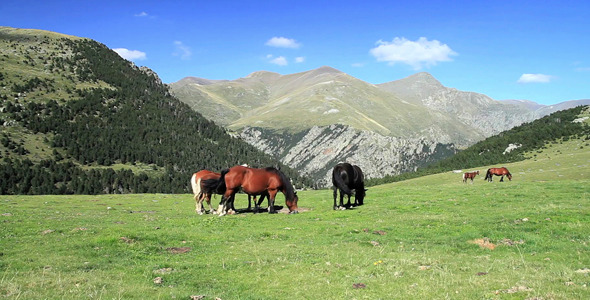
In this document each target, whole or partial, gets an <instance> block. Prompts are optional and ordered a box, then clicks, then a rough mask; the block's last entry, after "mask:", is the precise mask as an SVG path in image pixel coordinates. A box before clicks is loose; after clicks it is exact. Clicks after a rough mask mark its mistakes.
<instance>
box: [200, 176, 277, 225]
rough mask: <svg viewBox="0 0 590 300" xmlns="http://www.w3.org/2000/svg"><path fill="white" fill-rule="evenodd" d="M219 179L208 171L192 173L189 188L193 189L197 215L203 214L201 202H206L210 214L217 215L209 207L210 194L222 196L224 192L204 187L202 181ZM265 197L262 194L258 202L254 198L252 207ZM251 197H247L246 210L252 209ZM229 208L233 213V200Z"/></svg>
mask: <svg viewBox="0 0 590 300" xmlns="http://www.w3.org/2000/svg"><path fill="white" fill-rule="evenodd" d="M220 177H221V174H220V173H216V172H213V171H209V170H201V171H199V172H197V173H194V174H193V176H192V177H191V187H192V189H193V195H194V196H193V197H194V198H195V206H196V209H195V211H196V212H197V213H198V214H199V215H202V214H203V210H204V208H205V207H204V206H203V200H207V204H208V205H209V212H210V213H212V214H215V213H217V211H216V210H214V209H213V207H212V206H211V195H212V194H218V195H223V193H225V190H218V189H217V188H216V187H215V188H211V187H206V186H204V181H205V180H209V179H211V180H219V178H220ZM265 196H266V194H262V196H261V197H260V199H259V200H258V202H256V196H254V205H256V204H257V207H258V206H260V204H261V203H262V201H263V200H264V197H265ZM251 201H252V196H251V195H248V210H251V209H252V202H251ZM231 208H232V209H233V210H234V211H235V210H236V209H235V207H234V206H233V199H232V202H231Z"/></svg>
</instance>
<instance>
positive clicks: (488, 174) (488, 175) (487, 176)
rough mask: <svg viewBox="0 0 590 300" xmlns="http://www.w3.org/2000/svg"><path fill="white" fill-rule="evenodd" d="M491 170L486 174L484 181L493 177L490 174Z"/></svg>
mask: <svg viewBox="0 0 590 300" xmlns="http://www.w3.org/2000/svg"><path fill="white" fill-rule="evenodd" d="M490 170H491V169H488V171H487V172H486V178H484V179H483V180H487V179H488V178H491V177H492V174H491V172H490Z"/></svg>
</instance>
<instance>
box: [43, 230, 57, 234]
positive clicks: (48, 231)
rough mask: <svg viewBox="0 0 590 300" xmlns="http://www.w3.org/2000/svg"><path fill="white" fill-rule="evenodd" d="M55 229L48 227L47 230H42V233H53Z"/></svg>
mask: <svg viewBox="0 0 590 300" xmlns="http://www.w3.org/2000/svg"><path fill="white" fill-rule="evenodd" d="M54 231H55V230H53V229H47V230H43V231H42V232H41V234H42V235H46V234H50V233H52V232H54Z"/></svg>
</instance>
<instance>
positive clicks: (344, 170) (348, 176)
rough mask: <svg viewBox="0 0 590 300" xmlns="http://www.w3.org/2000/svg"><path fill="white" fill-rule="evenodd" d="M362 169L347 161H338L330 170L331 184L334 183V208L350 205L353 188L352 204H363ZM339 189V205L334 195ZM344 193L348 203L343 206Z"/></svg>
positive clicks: (336, 194) (363, 185)
mask: <svg viewBox="0 0 590 300" xmlns="http://www.w3.org/2000/svg"><path fill="white" fill-rule="evenodd" d="M364 180H365V177H364V175H363V171H361V168H359V167H358V166H354V165H351V164H349V163H339V164H337V165H336V166H335V167H334V170H333V171H332V184H333V185H334V187H333V189H334V209H338V208H339V207H340V208H346V207H350V206H351V205H350V196H351V195H352V192H353V190H354V206H359V205H363V202H364V199H365V195H366V193H365V192H366V191H367V190H366V189H365V182H364ZM338 190H340V206H336V197H337V196H338ZM344 194H346V195H347V196H348V204H346V206H344V203H343V201H344Z"/></svg>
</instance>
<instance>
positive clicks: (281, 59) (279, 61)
mask: <svg viewBox="0 0 590 300" xmlns="http://www.w3.org/2000/svg"><path fill="white" fill-rule="evenodd" d="M266 58H268V59H270V60H269V62H270V63H271V64H275V65H279V66H286V65H288V64H289V63H288V62H287V59H286V58H285V57H284V56H279V57H274V58H273V56H272V55H270V54H269V55H267V56H266Z"/></svg>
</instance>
